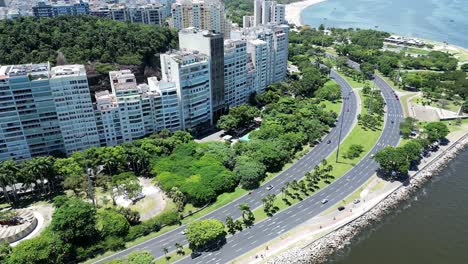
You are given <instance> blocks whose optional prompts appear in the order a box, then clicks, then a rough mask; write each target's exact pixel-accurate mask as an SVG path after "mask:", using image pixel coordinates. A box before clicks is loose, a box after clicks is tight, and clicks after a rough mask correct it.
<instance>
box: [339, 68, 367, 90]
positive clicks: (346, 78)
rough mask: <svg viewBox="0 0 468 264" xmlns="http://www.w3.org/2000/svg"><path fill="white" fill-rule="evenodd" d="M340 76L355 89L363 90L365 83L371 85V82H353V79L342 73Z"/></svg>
mask: <svg viewBox="0 0 468 264" xmlns="http://www.w3.org/2000/svg"><path fill="white" fill-rule="evenodd" d="M340 74H341V77H343V78H344V79H345V80H346V81H347V82H348V83H349V84H350V85H351V87H353V88H362V87H364V84H365V82H367V83H369V84H370V81H365V82H361V81H357V80H353V78H351V77H348V76H346V75H344V74H343V73H342V72H340Z"/></svg>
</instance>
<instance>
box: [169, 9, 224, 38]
mask: <svg viewBox="0 0 468 264" xmlns="http://www.w3.org/2000/svg"><path fill="white" fill-rule="evenodd" d="M171 14H172V17H171V18H170V19H169V26H171V27H173V28H176V29H179V30H181V29H184V28H190V27H194V28H198V29H201V30H209V31H212V32H214V33H222V34H223V35H224V37H225V38H229V36H230V31H231V21H230V20H229V19H227V18H226V11H225V8H224V3H223V2H222V1H219V0H204V1H182V2H179V3H174V4H172V8H171Z"/></svg>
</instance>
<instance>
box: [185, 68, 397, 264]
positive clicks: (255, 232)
mask: <svg viewBox="0 0 468 264" xmlns="http://www.w3.org/2000/svg"><path fill="white" fill-rule="evenodd" d="M375 83H376V85H377V86H378V87H379V88H380V89H381V92H382V95H383V96H384V98H385V102H386V104H387V105H386V111H387V114H386V122H385V127H384V130H383V132H382V135H381V137H380V138H379V140H378V142H377V144H376V145H375V146H374V147H373V148H372V150H371V151H370V152H369V153H368V154H367V155H366V156H365V157H364V158H363V159H362V160H361V161H360V162H359V163H358V164H357V165H356V166H355V167H353V168H352V169H351V170H350V171H348V173H346V174H345V175H344V176H343V177H341V178H339V179H338V180H336V181H335V182H333V183H332V184H330V185H329V186H327V187H325V188H323V189H322V190H320V191H319V192H318V193H316V194H314V195H312V196H310V197H308V198H306V199H304V200H303V201H301V202H299V203H297V204H295V205H293V206H291V207H289V208H287V209H285V210H283V211H281V212H279V213H276V214H275V215H274V216H272V217H270V218H268V219H267V220H265V221H262V222H260V223H257V224H256V225H254V226H253V227H252V228H250V229H246V230H244V231H242V232H240V233H237V234H235V235H234V236H231V237H228V238H227V243H226V244H225V245H224V246H223V247H222V248H221V249H220V250H218V251H215V252H209V253H205V254H203V255H201V256H199V257H197V258H195V259H191V258H190V257H187V258H184V259H182V260H180V261H178V262H177V263H179V264H180V263H197V264H199V263H200V264H201V263H226V262H229V261H231V260H233V259H235V258H236V257H238V256H240V255H242V254H245V253H247V252H249V251H250V250H251V249H254V248H256V247H258V246H261V245H262V244H264V243H266V242H268V241H270V240H272V239H274V238H276V237H277V236H279V235H280V234H282V233H284V232H287V231H289V230H291V229H293V228H295V227H296V226H298V225H300V224H301V223H303V222H305V221H307V220H309V219H311V218H313V217H314V216H317V215H319V214H320V213H322V212H323V211H325V210H327V209H328V208H330V207H332V206H333V205H334V204H336V203H338V202H340V201H341V200H343V199H344V198H346V197H347V196H348V195H350V194H352V193H353V192H354V191H355V190H356V189H358V188H359V187H360V186H361V185H362V184H364V183H365V182H366V181H367V180H368V179H369V178H370V177H371V176H372V175H373V174H374V173H375V172H376V170H377V169H378V167H379V166H378V164H377V163H376V162H375V161H374V160H373V159H372V158H371V155H372V154H375V153H376V152H377V151H379V150H380V149H382V148H383V147H385V146H396V145H398V143H399V141H400V129H399V124H400V122H401V121H402V120H403V110H402V107H401V105H400V102H399V100H398V99H397V98H396V95H395V94H394V92H393V90H392V88H391V87H390V86H389V85H388V84H387V83H385V81H383V80H382V79H381V78H380V77H378V76H375ZM392 121H393V122H392ZM322 199H328V200H329V201H328V203H326V204H322V203H321V200H322Z"/></svg>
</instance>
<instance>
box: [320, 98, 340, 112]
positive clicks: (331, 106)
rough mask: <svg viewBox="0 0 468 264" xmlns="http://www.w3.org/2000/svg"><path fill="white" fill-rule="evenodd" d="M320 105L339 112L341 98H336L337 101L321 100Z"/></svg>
mask: <svg viewBox="0 0 468 264" xmlns="http://www.w3.org/2000/svg"><path fill="white" fill-rule="evenodd" d="M320 105H325V109H326V110H328V111H333V112H335V113H337V114H339V113H340V112H341V105H342V102H341V100H338V101H335V102H332V101H322V102H320Z"/></svg>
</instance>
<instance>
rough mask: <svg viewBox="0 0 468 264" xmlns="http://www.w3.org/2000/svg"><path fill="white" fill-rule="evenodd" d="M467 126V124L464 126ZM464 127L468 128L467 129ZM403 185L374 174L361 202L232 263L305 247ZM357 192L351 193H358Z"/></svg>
mask: <svg viewBox="0 0 468 264" xmlns="http://www.w3.org/2000/svg"><path fill="white" fill-rule="evenodd" d="M464 128H468V126H464ZM464 130H465V131H466V129H464ZM465 134H466V132H464V131H454V132H452V133H450V134H449V135H448V136H447V138H448V139H449V140H450V142H451V143H450V144H448V145H446V146H440V148H439V149H438V151H436V152H432V153H431V155H430V156H429V157H427V158H423V159H422V160H421V165H420V167H422V166H424V165H425V164H427V163H429V162H430V161H432V160H433V159H434V158H436V157H437V156H438V155H439V154H440V153H442V152H444V151H445V150H446V149H447V148H449V147H450V146H451V145H452V144H453V143H452V142H455V141H457V140H458V139H460V138H461V137H463V136H464V135H465ZM416 173H417V171H410V172H409V175H410V177H413V176H414V175H415V174H416ZM401 185H402V183H401V182H387V181H384V180H382V179H380V178H378V177H377V176H375V175H374V176H372V177H371V179H370V180H369V181H367V182H366V183H364V185H363V186H362V187H361V188H360V189H358V190H356V192H359V190H361V191H360V192H359V197H360V200H361V202H360V203H358V204H353V202H352V201H351V202H348V203H346V204H344V203H342V202H340V203H338V204H336V205H334V206H332V207H331V208H330V209H328V210H326V211H325V212H323V213H322V214H321V215H319V216H316V217H314V218H312V219H310V220H308V221H307V222H305V223H303V224H301V225H300V226H298V227H296V228H294V229H293V230H291V231H289V232H287V233H285V234H282V235H280V236H279V237H277V238H276V239H274V240H271V241H269V242H268V243H266V244H264V245H262V246H260V247H257V248H255V249H252V250H251V251H250V252H248V253H246V254H244V255H243V256H240V257H238V258H237V259H235V260H233V261H231V263H266V262H267V260H268V259H269V258H270V257H272V256H274V255H278V254H280V253H282V252H285V251H288V250H290V249H292V248H294V247H305V246H307V245H308V244H310V243H312V242H313V241H315V240H317V239H319V238H321V237H323V236H325V235H326V234H328V233H330V232H333V231H334V230H336V229H338V228H340V227H342V226H344V225H346V224H347V223H349V222H351V221H353V220H354V219H356V218H358V217H360V216H362V215H363V214H364V213H366V212H367V211H368V210H370V209H372V208H373V207H374V206H375V205H377V204H378V203H379V202H381V201H382V200H383V199H385V198H386V197H387V196H388V195H389V194H391V193H392V192H394V191H395V190H396V189H397V188H399V187H400V186H401ZM356 192H355V193H353V194H351V195H350V196H353V195H354V196H356ZM340 205H343V206H345V208H346V209H345V210H343V211H338V210H337V209H336V208H337V207H338V206H340Z"/></svg>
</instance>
